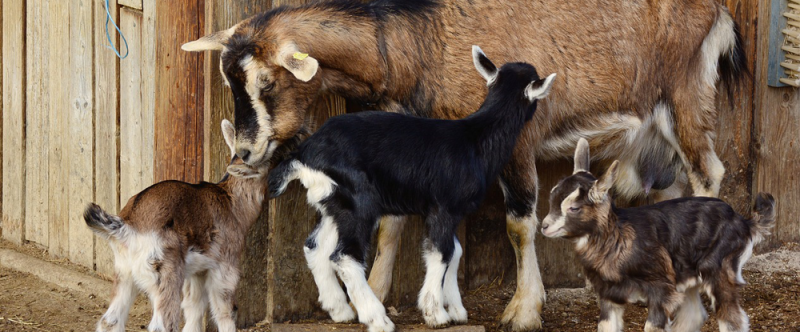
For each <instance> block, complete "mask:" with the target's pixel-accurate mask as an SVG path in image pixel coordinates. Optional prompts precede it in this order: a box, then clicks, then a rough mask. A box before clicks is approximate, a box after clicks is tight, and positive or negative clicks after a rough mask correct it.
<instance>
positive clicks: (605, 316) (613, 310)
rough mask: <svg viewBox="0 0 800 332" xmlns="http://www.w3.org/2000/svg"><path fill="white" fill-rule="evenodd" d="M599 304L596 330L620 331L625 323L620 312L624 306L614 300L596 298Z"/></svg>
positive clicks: (623, 311) (622, 312) (602, 331)
mask: <svg viewBox="0 0 800 332" xmlns="http://www.w3.org/2000/svg"><path fill="white" fill-rule="evenodd" d="M597 302H598V304H599V305H600V320H599V322H598V323H597V332H622V330H623V329H624V327H625V323H624V322H623V320H622V314H624V313H625V306H624V305H621V304H616V303H614V302H611V301H608V300H604V299H598V300H597Z"/></svg>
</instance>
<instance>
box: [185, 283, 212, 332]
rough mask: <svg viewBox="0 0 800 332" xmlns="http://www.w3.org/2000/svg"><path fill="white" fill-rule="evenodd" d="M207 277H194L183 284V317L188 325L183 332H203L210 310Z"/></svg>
mask: <svg viewBox="0 0 800 332" xmlns="http://www.w3.org/2000/svg"><path fill="white" fill-rule="evenodd" d="M205 279H206V278H205V276H200V275H196V274H195V275H193V276H191V277H190V278H189V279H187V280H186V282H185V283H184V284H183V302H181V309H183V317H184V319H185V320H186V324H185V325H184V326H183V332H203V331H205V329H204V324H203V319H204V318H205V314H206V309H208V294H207V293H206V289H205V283H206V280H205Z"/></svg>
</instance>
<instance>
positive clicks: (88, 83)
mask: <svg viewBox="0 0 800 332" xmlns="http://www.w3.org/2000/svg"><path fill="white" fill-rule="evenodd" d="M93 2H94V1H91V0H70V6H69V7H70V20H69V22H70V25H69V36H70V50H69V59H70V71H71V76H70V87H71V89H72V93H71V95H70V99H69V104H67V105H66V107H67V109H69V111H70V115H69V127H70V144H69V148H70V149H69V155H70V173H69V257H70V260H71V261H72V262H74V263H77V264H80V265H83V266H86V267H89V268H93V264H94V234H93V233H92V231H91V230H89V228H88V227H86V222H85V221H84V220H83V211H84V209H85V208H86V205H87V204H88V203H89V202H92V201H94V197H93V195H94V164H93V162H94V161H93V158H94V152H93V148H94V131H93V130H92V129H91V128H92V123H93V120H94V104H93V103H94V96H93V88H94V83H93V82H94V77H93V68H94V67H93V66H94V63H93V59H92V57H93V55H94V48H93V46H94V38H93V30H92V27H93V22H94V21H93V17H94V15H93V14H94V11H93V6H92V5H93ZM87 128H88V129H87Z"/></svg>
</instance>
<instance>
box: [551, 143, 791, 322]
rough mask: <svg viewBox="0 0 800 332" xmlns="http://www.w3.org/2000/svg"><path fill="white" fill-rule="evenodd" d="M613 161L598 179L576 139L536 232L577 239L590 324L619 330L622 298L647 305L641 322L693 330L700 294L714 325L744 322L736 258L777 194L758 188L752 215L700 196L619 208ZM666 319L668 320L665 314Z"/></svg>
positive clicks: (768, 222)
mask: <svg viewBox="0 0 800 332" xmlns="http://www.w3.org/2000/svg"><path fill="white" fill-rule="evenodd" d="M617 164H618V163H617V162H616V161H615V162H614V163H613V164H612V165H611V167H609V169H608V171H606V174H605V175H603V176H602V177H601V178H600V179H596V178H595V177H594V176H592V174H590V173H589V172H588V171H587V170H588V169H589V145H588V143H587V142H586V140H584V139H581V140H580V141H579V142H578V147H577V149H576V151H575V169H574V173H573V174H572V175H571V176H569V177H567V178H565V179H562V180H561V181H560V182H559V183H558V184H557V185H556V186H555V187H554V188H553V190H552V191H551V194H550V213H549V214H548V215H547V217H545V219H544V221H543V222H542V233H543V234H544V235H545V236H548V237H563V238H567V239H571V240H573V241H574V242H575V246H576V250H577V252H578V254H579V256H580V258H581V262H582V264H583V267H584V270H585V271H586V276H587V278H588V280H589V281H590V282H591V283H592V286H593V287H594V289H595V291H596V292H597V294H598V303H599V306H600V321H599V325H598V330H599V331H601V332H605V331H622V329H623V322H622V313H623V310H624V307H623V305H624V304H625V303H630V302H638V301H643V302H645V303H647V306H648V317H647V323H646V324H645V331H665V330H671V331H673V332H685V331H692V332H694V331H699V330H700V328H701V327H702V326H703V323H704V322H705V319H706V318H707V315H706V312H705V309H704V308H703V304H702V302H701V301H700V293H701V291H704V292H705V293H706V294H707V295H708V296H709V297H710V298H711V300H712V303H713V304H712V306H713V307H714V310H715V311H716V314H717V320H718V321H719V328H720V331H722V332H732V331H747V330H748V328H749V327H748V325H749V324H748V318H747V314H746V313H745V312H744V310H742V308H741V306H740V304H739V300H740V298H739V288H740V287H741V286H742V285H744V283H745V282H744V279H742V266H743V265H744V263H745V262H747V260H748V259H749V258H750V256H751V255H752V253H753V246H754V245H755V244H757V243H758V242H759V241H761V240H762V238H763V237H764V236H765V235H768V234H769V229H770V228H771V227H772V226H773V225H774V223H775V200H774V199H773V198H772V195H770V194H767V193H759V194H758V195H757V196H756V202H755V207H754V212H753V217H752V219H747V218H745V217H743V216H741V215H739V214H738V213H736V212H734V210H733V209H732V208H731V206H730V205H728V204H727V203H725V202H723V201H721V200H719V199H716V198H706V197H687V198H679V199H674V200H669V201H664V202H660V203H658V204H654V205H649V206H642V207H636V208H629V209H618V208H616V207H615V206H614V205H613V203H612V199H611V197H610V195H609V192H608V191H609V189H610V188H611V186H612V184H613V183H614V180H615V178H616V175H617ZM672 318H674V321H672V322H671V323H670V319H672Z"/></svg>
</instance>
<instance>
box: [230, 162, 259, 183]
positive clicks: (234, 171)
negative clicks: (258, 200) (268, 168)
mask: <svg viewBox="0 0 800 332" xmlns="http://www.w3.org/2000/svg"><path fill="white" fill-rule="evenodd" d="M228 174H230V175H231V176H234V177H237V178H243V179H247V178H253V177H256V176H259V173H258V171H257V170H255V169H253V168H251V167H250V166H247V165H245V164H238V165H228Z"/></svg>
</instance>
